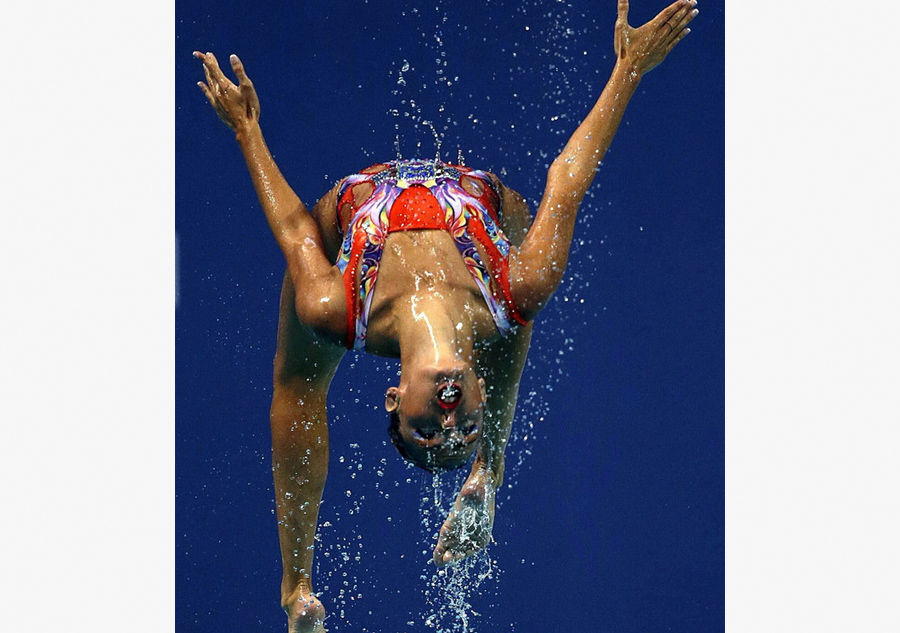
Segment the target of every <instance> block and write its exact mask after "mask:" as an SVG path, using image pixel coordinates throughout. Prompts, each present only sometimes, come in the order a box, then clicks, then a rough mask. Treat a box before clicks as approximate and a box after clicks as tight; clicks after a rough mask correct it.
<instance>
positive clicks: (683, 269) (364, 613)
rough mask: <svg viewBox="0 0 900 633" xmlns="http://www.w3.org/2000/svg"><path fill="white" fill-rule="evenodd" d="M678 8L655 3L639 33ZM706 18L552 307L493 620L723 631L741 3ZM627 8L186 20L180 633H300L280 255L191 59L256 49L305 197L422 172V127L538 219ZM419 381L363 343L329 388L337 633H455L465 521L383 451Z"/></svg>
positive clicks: (613, 165) (426, 141)
mask: <svg viewBox="0 0 900 633" xmlns="http://www.w3.org/2000/svg"><path fill="white" fill-rule="evenodd" d="M663 6H664V5H663V4H662V3H660V2H650V1H647V0H641V1H636V2H634V3H633V6H632V8H631V22H632V24H639V23H643V22H644V21H646V20H648V19H650V18H651V17H652V16H653V15H655V14H656V13H657V12H658V11H659V10H660V9H662V8H663ZM699 8H700V10H701V13H700V15H699V17H698V18H697V19H696V20H694V22H693V24H692V27H691V28H692V33H691V34H690V35H689V36H688V37H687V38H686V39H685V40H684V41H683V42H682V43H681V44H680V45H679V46H678V47H676V49H675V51H674V52H673V53H672V54H671V55H670V57H669V59H668V60H667V61H666V62H665V63H664V64H663V65H662V66H661V67H660V68H658V69H656V70H654V71H653V72H652V73H650V74H649V75H648V76H647V77H646V78H645V79H644V80H643V81H642V83H641V85H640V88H639V89H638V92H637V94H636V95H635V97H634V99H633V100H632V102H631V104H630V105H629V106H628V111H627V113H626V115H625V119H624V121H623V124H622V126H621V128H620V129H619V132H618V134H617V136H616V138H615V140H614V142H613V145H612V148H611V149H610V151H609V153H608V154H607V156H606V158H605V160H604V165H603V166H602V168H601V169H600V172H599V174H598V176H597V179H596V181H595V183H594V185H593V188H592V190H591V192H590V194H589V196H588V197H587V199H586V200H585V203H584V205H583V207H582V210H581V212H580V219H579V223H578V228H577V231H576V236H575V248H574V249H573V253H572V256H571V259H570V262H569V268H568V272H567V275H566V280H565V282H564V283H563V285H562V287H561V288H560V289H559V291H558V292H557V294H556V295H555V297H554V299H553V301H552V302H551V304H550V305H549V306H548V307H547V309H546V310H545V311H544V312H543V313H542V314H541V315H540V317H539V319H538V322H537V326H536V329H535V335H534V344H533V347H532V351H531V354H530V360H529V367H528V368H527V369H526V373H525V376H524V379H523V384H522V388H521V394H522V398H521V401H520V410H519V418H520V420H519V421H518V422H517V425H518V426H517V430H516V435H515V439H514V442H513V446H512V447H511V449H510V455H509V460H510V469H511V472H510V475H509V484H510V486H509V487H508V488H504V489H503V491H501V493H500V506H499V509H498V514H497V521H496V525H495V528H494V536H495V539H496V542H497V543H496V544H495V545H492V546H491V547H490V548H489V549H488V556H489V559H490V564H491V567H492V569H493V575H492V577H491V578H489V579H487V580H485V581H484V582H482V583H481V585H480V587H478V589H477V590H472V591H470V592H469V593H468V594H467V600H468V601H469V603H470V604H471V609H470V610H469V611H470V612H472V611H474V614H471V615H470V618H471V619H470V621H469V622H468V626H469V627H470V630H473V631H478V632H479V633H491V632H494V631H497V632H499V631H521V632H525V633H530V632H532V631H534V632H536V631H567V632H568V631H573V632H586V633H594V632H601V631H610V632H613V631H615V632H618V633H626V632H635V633H637V632H642V633H645V632H653V631H678V632H687V631H690V632H694V633H703V632H718V631H722V630H724V485H725V484H724V412H725V411H724V410H725V404H724V272H725V270H724V221H725V218H724V81H725V78H724V6H723V5H722V4H721V3H719V2H705V3H702V4H701V5H700V6H699ZM615 10H616V3H615V1H614V0H603V1H601V2H597V1H593V2H591V1H587V0H572V1H570V2H537V1H532V0H528V1H525V2H509V1H499V0H490V1H488V2H483V3H478V4H470V3H463V2H460V3H456V4H452V3H449V2H443V1H442V2H439V3H438V2H434V1H432V2H428V3H426V2H416V1H414V0H411V1H409V2H402V3H401V2H393V1H379V2H374V1H371V2H364V1H362V0H348V1H343V2H335V3H310V2H304V3H287V2H277V3H276V2H241V3H235V2H222V3H199V2H186V1H182V2H179V3H178V5H177V16H176V17H177V23H176V65H177V66H176V145H177V153H176V156H177V164H176V168H177V188H176V198H177V199H176V205H177V206H176V213H177V217H176V231H177V235H178V239H179V281H178V307H177V309H176V328H177V329H176V337H177V342H176V344H177V346H176V381H177V396H176V397H177V400H176V406H177V421H176V425H177V437H176V442H177V445H176V482H177V489H176V495H177V496H176V529H177V538H176V548H177V549H176V574H177V578H176V589H177V601H176V620H177V621H176V626H177V630H178V631H179V632H180V633H192V632H195V631H196V632H201V631H202V632H212V631H217V632H218V631H242V632H243V631H282V630H284V629H285V619H284V615H283V612H282V611H281V609H280V607H279V583H280V577H281V563H280V558H279V550H278V542H277V529H276V521H275V517H274V507H275V505H274V492H273V487H272V481H271V461H270V442H269V430H268V407H269V399H270V396H271V370H272V356H273V353H274V346H275V332H276V324H277V316H278V314H277V312H278V298H279V290H280V286H281V279H282V274H283V271H284V263H283V258H282V255H281V253H280V251H279V250H278V248H277V246H276V244H275V241H274V239H273V238H272V236H271V234H270V233H269V229H268V226H267V224H266V221H265V218H264V216H263V213H262V211H261V209H260V206H259V203H258V201H257V199H256V195H255V193H254V191H253V187H252V185H251V183H250V179H249V176H248V175H247V173H246V167H245V165H244V161H243V159H242V157H241V154H240V152H239V150H238V147H237V145H236V143H235V142H234V140H233V135H232V134H231V133H230V131H229V130H228V129H227V128H226V127H225V126H224V125H223V124H222V123H221V122H219V121H218V120H217V118H216V117H215V115H214V113H213V111H212V109H211V108H210V107H209V105H208V104H207V103H206V101H205V99H204V98H203V96H202V94H201V93H200V91H199V90H198V89H197V87H196V86H195V83H196V81H198V80H199V79H202V76H203V75H202V70H201V67H200V64H199V62H197V61H196V60H194V59H193V58H192V57H191V51H193V50H194V49H200V50H203V51H213V52H215V53H216V54H217V55H218V57H219V59H220V60H221V61H223V62H227V56H228V54H229V53H238V54H239V55H240V56H241V59H242V60H243V62H244V64H245V66H246V68H247V72H248V73H249V75H250V77H251V78H252V79H253V81H254V83H255V85H256V88H257V91H258V93H259V95H260V100H261V103H262V116H261V124H262V127H263V131H264V134H265V136H266V139H267V141H268V143H269V146H270V148H271V150H272V152H273V154H274V156H275V158H276V160H277V162H278V164H279V166H280V167H281V170H282V172H283V173H284V174H285V176H286V178H287V179H288V181H289V182H290V184H291V185H292V187H293V188H294V190H295V191H296V192H297V193H298V194H299V195H300V196H301V198H302V199H303V200H304V201H306V202H307V203H308V204H312V203H314V202H315V200H316V199H317V198H318V197H319V196H321V195H322V194H323V193H324V192H325V191H326V190H327V189H328V188H329V187H330V186H331V185H332V184H333V183H334V182H335V181H336V180H337V179H339V178H340V177H342V176H344V175H346V174H348V173H351V172H353V171H354V170H357V169H359V168H362V167H365V166H367V165H370V164H372V163H374V162H377V161H381V160H386V159H390V158H393V157H394V156H395V155H396V153H397V147H396V137H397V135H399V149H400V152H401V153H402V154H403V156H405V157H413V156H417V155H422V156H433V155H434V153H435V151H436V147H435V142H434V137H433V134H432V132H431V131H430V129H429V128H428V126H426V125H422V124H421V121H422V120H423V119H424V120H428V121H431V122H433V125H434V127H435V128H436V129H437V130H438V132H439V133H440V134H441V136H442V147H441V155H442V157H443V158H444V159H446V160H452V161H455V160H456V159H457V156H458V152H459V151H462V154H463V156H464V159H465V162H466V163H467V164H468V165H470V166H473V167H478V168H483V169H489V170H492V171H494V172H496V173H498V174H500V175H501V177H502V178H503V179H504V181H505V182H506V183H507V184H508V185H509V186H511V187H513V188H514V189H516V190H518V191H519V192H520V193H522V194H523V195H524V196H525V198H526V199H527V200H529V201H530V202H531V204H532V209H534V208H535V206H536V203H537V201H538V200H539V198H540V195H541V193H542V190H543V184H544V177H545V174H546V169H547V166H548V164H549V162H550V161H551V160H552V159H553V157H554V156H555V155H556V153H558V152H559V150H560V149H561V148H562V146H563V144H564V143H565V141H566V139H567V138H568V135H569V134H571V132H572V131H573V130H574V128H575V126H577V124H578V123H579V122H580V120H581V118H582V117H583V116H584V114H586V113H587V111H588V110H589V109H590V106H591V105H592V104H593V102H594V100H595V99H596V98H597V96H598V95H599V93H600V91H601V90H602V88H603V85H604V84H605V82H606V80H607V78H608V76H609V73H610V70H611V68H612V65H613V61H614V60H613V54H612V34H613V22H614V20H615ZM405 64H408V65H409V69H408V70H407V71H402V68H403V67H404V65H405ZM439 71H441V72H439ZM228 72H229V73H230V70H229V71H228ZM401 75H402V79H403V82H405V85H404V83H402V82H401V81H400V79H401ZM448 82H449V85H448ZM413 102H414V103H413ZM393 111H396V112H393ZM407 114H408V115H409V116H406V115H407ZM396 369H397V365H396V363H395V362H394V361H390V360H387V359H380V358H375V357H368V356H356V355H354V354H348V355H347V356H346V357H345V359H344V361H343V362H342V365H341V368H340V370H339V372H338V375H337V377H336V378H335V381H334V384H333V387H332V392H331V394H330V400H329V402H330V417H331V445H332V452H331V455H332V457H331V460H332V461H331V470H330V473H329V480H328V484H327V487H326V492H325V499H324V502H323V507H322V513H321V517H320V519H321V521H322V522H326V521H327V522H328V524H329V525H328V526H327V527H323V528H322V531H321V536H322V542H321V546H320V548H319V554H318V556H317V564H318V565H317V575H316V585H317V586H316V589H317V590H319V591H324V593H323V596H322V599H323V601H324V602H325V604H326V607H327V608H328V609H329V612H330V613H331V615H330V617H329V620H328V626H329V630H330V631H334V632H345V631H354V632H359V631H370V632H373V633H376V632H377V633H387V632H392V633H393V632H409V633H413V632H414V631H433V630H434V629H433V628H430V627H428V626H427V624H426V623H425V620H426V618H427V616H428V614H429V613H431V612H432V611H433V610H434V604H433V603H434V599H435V598H434V593H435V589H434V588H433V585H434V581H433V574H434V568H433V567H431V566H428V565H426V560H427V559H428V557H429V555H430V550H431V547H432V545H433V542H432V539H431V537H430V533H431V531H432V530H433V529H436V527H437V526H438V525H439V520H438V518H437V517H436V516H435V515H434V514H433V513H432V514H431V515H430V516H429V521H430V523H429V525H428V526H423V524H422V521H421V515H422V513H423V511H424V510H428V509H429V508H430V506H429V504H430V503H431V501H430V498H431V496H432V488H431V484H432V480H431V477H430V476H427V475H426V474H424V473H420V472H418V471H415V470H410V469H409V468H407V467H406V466H405V465H404V464H403V463H402V461H401V459H400V458H399V457H398V456H397V454H396V452H395V451H394V449H393V448H392V447H391V446H390V445H389V443H388V442H387V441H386V440H387V435H386V433H385V428H386V426H387V416H386V415H385V414H384V412H383V410H382V408H381V403H382V402H383V394H384V390H385V388H386V387H387V386H389V385H391V384H394V382H395V381H396ZM341 459H343V461H341ZM447 485H449V484H447V483H445V484H444V487H446V486H447ZM348 492H349V495H348ZM423 497H425V498H428V499H429V501H423ZM445 502H446V499H445ZM429 512H431V511H430V510H429ZM326 554H327V555H328V556H325V555H326ZM345 558H346V559H347V560H344V559H345ZM485 561H486V559H485V557H482V559H481V564H486V562H485ZM344 574H346V575H344ZM423 576H424V579H423ZM345 582H346V583H347V584H344V583H345ZM326 584H327V585H328V589H327V590H324V585H326ZM341 590H343V591H344V593H343V595H340V596H339V594H340V591H341ZM425 592H429V593H428V595H425ZM429 601H431V602H432V604H429ZM475 614H477V615H475ZM408 623H411V624H408ZM450 626H451V625H447V624H446V623H445V624H444V628H445V629H447V630H450V628H449V627H450ZM458 630H461V629H458Z"/></svg>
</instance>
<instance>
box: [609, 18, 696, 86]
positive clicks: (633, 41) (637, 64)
mask: <svg viewBox="0 0 900 633" xmlns="http://www.w3.org/2000/svg"><path fill="white" fill-rule="evenodd" d="M696 4H697V0H677V2H673V3H672V4H670V5H669V6H668V7H666V8H665V9H663V10H662V11H660V12H659V15H657V16H656V17H655V18H653V19H652V20H650V21H649V22H647V23H646V24H645V25H644V26H641V27H639V28H633V27H631V26H628V0H619V17H618V18H617V19H616V35H615V39H614V40H613V45H614V46H615V49H616V55H617V56H618V58H619V61H620V62H625V63H627V64H629V65H630V66H631V68H630V70H633V71H635V72H637V73H638V74H639V75H644V74H646V73H648V72H650V71H651V70H653V69H654V68H656V67H657V66H658V65H659V64H660V63H662V61H663V60H664V59H665V58H666V55H668V54H669V51H671V50H672V49H673V48H675V45H676V44H677V43H678V42H680V41H681V38H683V37H684V36H685V35H687V34H688V33H690V32H691V30H690V29H689V28H687V25H688V24H689V23H690V21H691V20H693V19H694V16H696V15H697V13H698V11H697V9H695V8H694V7H695V6H696Z"/></svg>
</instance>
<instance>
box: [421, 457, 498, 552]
mask: <svg viewBox="0 0 900 633" xmlns="http://www.w3.org/2000/svg"><path fill="white" fill-rule="evenodd" d="M494 492H495V491H494V483H493V481H492V479H491V476H490V471H489V470H488V469H487V468H485V467H483V466H476V467H475V468H473V469H472V474H470V475H469V478H468V479H467V480H466V483H465V484H463V487H462V489H461V490H460V491H459V494H458V495H457V497H456V504H455V505H454V506H453V510H451V511H450V515H449V516H448V517H447V520H446V521H444V525H443V527H441V533H440V536H438V542H437V546H436V547H435V548H434V563H435V565H438V566H442V565H447V564H448V563H453V562H456V561H459V560H462V559H463V558H466V557H467V556H470V555H472V554H474V553H475V552H477V551H478V550H480V549H482V548H483V547H484V546H485V545H487V544H488V543H489V542H490V540H491V529H492V528H493V527H494Z"/></svg>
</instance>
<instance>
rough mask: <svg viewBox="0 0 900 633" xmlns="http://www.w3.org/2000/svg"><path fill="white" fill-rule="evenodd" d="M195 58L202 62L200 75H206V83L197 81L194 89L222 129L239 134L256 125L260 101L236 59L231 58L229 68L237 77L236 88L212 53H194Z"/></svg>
mask: <svg viewBox="0 0 900 633" xmlns="http://www.w3.org/2000/svg"><path fill="white" fill-rule="evenodd" d="M194 57H196V58H197V59H199V60H200V61H202V62H203V72H204V73H206V83H205V84H204V83H203V82H202V81H198V82H197V85H198V86H200V90H202V91H203V94H205V95H206V98H207V99H209V102H210V104H212V107H213V108H214V109H215V111H216V114H218V115H219V118H220V119H222V120H223V121H224V122H225V125H227V126H228V127H230V128H231V129H232V130H234V131H235V132H236V133H240V132H242V131H243V130H245V129H247V127H248V126H249V125H252V124H254V123H256V122H257V121H259V97H257V96H256V89H255V88H254V87H253V82H252V81H250V78H249V77H247V73H246V72H244V65H243V64H242V63H241V60H240V59H238V56H237V55H232V56H231V68H232V69H233V70H234V74H235V75H237V78H238V83H237V85H235V84H234V83H232V82H231V80H230V79H228V77H226V76H225V73H223V72H222V69H221V68H219V62H218V61H216V56H215V55H213V54H212V53H205V54H204V53H201V52H199V51H194Z"/></svg>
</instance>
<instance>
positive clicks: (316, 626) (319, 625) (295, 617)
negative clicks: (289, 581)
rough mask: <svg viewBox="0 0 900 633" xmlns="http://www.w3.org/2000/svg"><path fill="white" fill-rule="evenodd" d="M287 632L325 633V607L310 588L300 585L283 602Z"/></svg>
mask: <svg viewBox="0 0 900 633" xmlns="http://www.w3.org/2000/svg"><path fill="white" fill-rule="evenodd" d="M282 607H283V608H284V611H285V613H287V616H288V633H326V632H325V626H324V624H323V622H324V621H325V607H324V606H323V605H322V602H321V601H320V600H319V599H318V598H316V597H315V596H314V595H313V594H312V591H311V590H310V589H307V588H306V587H300V588H298V589H297V590H296V591H294V593H293V594H291V596H290V598H288V599H287V600H286V601H285V602H284V603H283V604H282Z"/></svg>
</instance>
